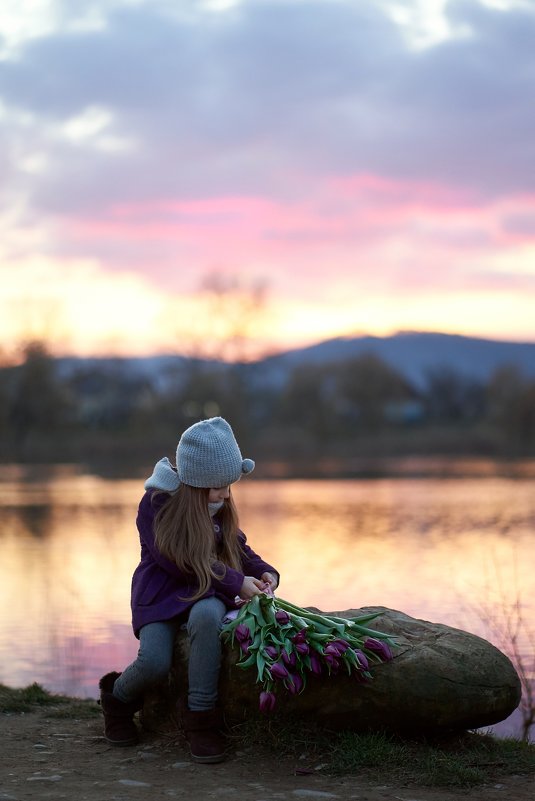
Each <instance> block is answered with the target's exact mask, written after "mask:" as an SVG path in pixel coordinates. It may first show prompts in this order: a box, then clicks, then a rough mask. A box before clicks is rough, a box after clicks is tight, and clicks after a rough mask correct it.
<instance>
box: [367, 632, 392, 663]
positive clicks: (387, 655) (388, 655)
mask: <svg viewBox="0 0 535 801" xmlns="http://www.w3.org/2000/svg"><path fill="white" fill-rule="evenodd" d="M364 648H366V649H367V650H368V651H372V652H373V653H374V654H377V656H378V657H380V658H381V659H382V660H383V662H389V661H390V660H391V659H393V658H394V657H393V656H392V651H391V650H390V648H389V647H388V645H387V644H386V643H385V642H382V640H376V639H375V637H368V639H367V640H366V641H365V642H364Z"/></svg>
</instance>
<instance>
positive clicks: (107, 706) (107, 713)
mask: <svg viewBox="0 0 535 801" xmlns="http://www.w3.org/2000/svg"><path fill="white" fill-rule="evenodd" d="M120 675H121V674H120V673H106V675H105V676H103V677H102V678H101V679H100V681H99V683H98V686H99V688H100V699H99V704H100V705H101V707H102V711H103V713H104V736H105V737H106V740H107V741H108V742H109V743H110V744H111V745H135V743H137V741H138V733H137V727H136V724H135V723H134V715H135V713H136V712H137V711H138V710H139V709H141V707H142V706H143V703H142V701H131V702H130V703H128V704H125V703H124V702H123V701H119V699H118V698H116V697H115V696H114V695H113V686H114V684H115V681H116V679H118V678H119V676H120Z"/></svg>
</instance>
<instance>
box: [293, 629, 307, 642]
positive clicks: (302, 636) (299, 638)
mask: <svg viewBox="0 0 535 801" xmlns="http://www.w3.org/2000/svg"><path fill="white" fill-rule="evenodd" d="M306 641H307V638H306V629H301V631H298V632H297V634H294V636H293V637H292V642H295V643H305V642H306Z"/></svg>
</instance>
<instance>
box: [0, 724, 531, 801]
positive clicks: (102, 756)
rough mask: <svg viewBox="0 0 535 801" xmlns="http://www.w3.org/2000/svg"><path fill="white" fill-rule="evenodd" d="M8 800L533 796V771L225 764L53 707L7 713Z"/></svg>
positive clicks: (298, 761)
mask: <svg viewBox="0 0 535 801" xmlns="http://www.w3.org/2000/svg"><path fill="white" fill-rule="evenodd" d="M0 726H1V731H2V734H3V737H2V746H1V753H0V766H1V767H0V801H27V800H28V801H29V800H30V799H39V801H41V799H43V800H44V799H52V801H56V800H58V801H59V799H64V798H65V799H69V801H159V799H170V798H178V799H180V798H184V799H210V798H217V799H224V798H229V799H232V801H270V800H271V799H273V800H274V801H275V799H281V801H284V800H285V799H287V800H288V801H294V800H295V799H305V800H306V799H317V800H318V801H321V799H340V800H341V801H346V800H349V799H359V801H384V800H385V799H397V800H399V801H460V799H468V800H469V801H493V799H499V801H528V799H529V801H532V799H533V797H534V789H535V779H534V777H533V776H530V777H529V776H510V775H509V776H506V777H504V778H500V777H499V776H498V777H496V778H495V779H493V781H492V783H491V784H488V785H486V786H482V787H478V788H477V789H471V790H448V789H440V788H438V789H437V788H425V787H421V786H413V785H404V786H395V785H393V784H391V783H388V781H386V780H385V783H384V784H380V783H378V782H370V781H369V780H367V779H366V778H364V777H361V776H346V777H340V776H338V777H335V778H333V777H329V776H327V775H324V774H323V773H321V766H319V765H317V764H314V762H313V761H312V762H311V761H310V760H309V759H308V758H307V755H304V754H302V755H300V757H297V758H295V757H294V758H292V759H279V758H275V757H274V756H273V754H271V755H270V754H269V753H268V752H266V753H265V754H263V753H258V749H250V750H249V749H245V750H237V749H236V748H233V747H232V746H231V748H230V752H229V756H228V758H227V760H226V761H225V762H224V763H221V764H219V765H195V764H193V763H192V762H191V760H190V758H189V754H188V750H187V746H186V744H185V743H184V741H183V740H182V739H181V738H180V737H171V736H170V735H167V736H165V735H159V736H157V735H154V734H149V733H142V737H141V741H140V743H139V744H138V745H137V746H133V747H129V748H117V747H112V746H110V745H108V744H107V742H106V740H105V739H104V738H103V736H102V720H101V718H100V717H98V716H97V717H91V718H78V719H77V718H74V719H72V718H66V719H57V718H54V717H52V716H51V715H50V713H49V712H48V711H47V710H46V709H35V710H33V711H30V712H27V713H25V714H19V713H13V714H2V715H1V717H0Z"/></svg>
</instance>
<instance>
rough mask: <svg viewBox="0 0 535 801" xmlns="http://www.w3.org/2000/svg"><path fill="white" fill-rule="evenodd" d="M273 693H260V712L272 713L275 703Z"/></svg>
mask: <svg viewBox="0 0 535 801" xmlns="http://www.w3.org/2000/svg"><path fill="white" fill-rule="evenodd" d="M276 700H277V699H276V697H275V693H268V692H261V693H260V699H259V702H258V706H259V707H260V711H261V712H265V713H267V712H272V711H273V708H274V706H275V701H276Z"/></svg>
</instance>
